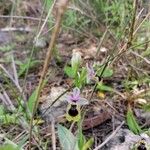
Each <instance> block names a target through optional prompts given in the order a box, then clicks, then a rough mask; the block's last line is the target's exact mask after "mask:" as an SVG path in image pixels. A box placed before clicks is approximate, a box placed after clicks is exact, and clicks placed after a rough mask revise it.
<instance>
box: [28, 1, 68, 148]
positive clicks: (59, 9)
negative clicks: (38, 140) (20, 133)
mask: <svg viewBox="0 0 150 150" xmlns="http://www.w3.org/2000/svg"><path fill="white" fill-rule="evenodd" d="M68 2H69V0H63V1H59V2H58V6H57V18H56V25H55V28H54V30H53V33H52V37H51V40H50V44H49V47H48V50H47V55H46V58H45V61H44V66H43V70H42V73H41V77H40V81H39V84H38V87H37V94H36V97H35V104H34V106H33V112H32V117H31V121H30V130H29V150H31V140H32V126H33V118H34V114H35V112H36V109H37V106H38V104H39V96H40V92H41V90H42V86H43V83H44V79H45V76H46V72H47V68H48V65H49V62H50V60H51V57H52V53H53V47H54V44H55V41H56V38H57V35H58V33H59V29H60V25H61V20H62V17H63V15H64V12H65V10H66V7H67V4H68Z"/></svg>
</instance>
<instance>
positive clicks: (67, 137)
mask: <svg viewBox="0 0 150 150" xmlns="http://www.w3.org/2000/svg"><path fill="white" fill-rule="evenodd" d="M58 137H59V141H60V144H61V146H62V149H63V150H77V149H76V148H75V147H76V137H75V136H74V135H73V134H72V133H71V132H70V130H68V129H67V128H65V127H63V126H62V125H58Z"/></svg>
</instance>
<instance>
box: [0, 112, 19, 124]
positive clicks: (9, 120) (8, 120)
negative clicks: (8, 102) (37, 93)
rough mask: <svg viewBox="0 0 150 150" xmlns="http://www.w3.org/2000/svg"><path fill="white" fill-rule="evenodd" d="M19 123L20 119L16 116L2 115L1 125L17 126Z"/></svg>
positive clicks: (0, 118)
mask: <svg viewBox="0 0 150 150" xmlns="http://www.w3.org/2000/svg"><path fill="white" fill-rule="evenodd" d="M17 123H18V119H17V116H16V114H12V115H10V114H3V115H0V124H7V125H8V124H17Z"/></svg>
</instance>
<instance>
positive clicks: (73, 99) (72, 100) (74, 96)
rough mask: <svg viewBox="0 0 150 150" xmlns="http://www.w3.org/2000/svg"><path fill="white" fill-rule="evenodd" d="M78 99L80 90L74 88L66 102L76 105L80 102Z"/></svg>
mask: <svg viewBox="0 0 150 150" xmlns="http://www.w3.org/2000/svg"><path fill="white" fill-rule="evenodd" d="M80 98H81V97H80V89H79V88H77V87H76V88H74V89H73V92H72V93H71V94H70V95H69V96H68V98H67V101H68V102H69V103H76V102H77V101H79V100H80Z"/></svg>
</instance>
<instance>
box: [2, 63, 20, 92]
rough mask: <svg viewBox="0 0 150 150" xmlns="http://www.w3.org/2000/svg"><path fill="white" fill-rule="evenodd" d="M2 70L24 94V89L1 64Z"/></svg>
mask: <svg viewBox="0 0 150 150" xmlns="http://www.w3.org/2000/svg"><path fill="white" fill-rule="evenodd" d="M0 68H1V69H2V70H3V71H4V72H5V74H6V75H7V76H8V77H9V78H10V79H11V80H12V82H13V83H14V84H15V85H16V87H17V88H18V90H19V92H20V93H22V89H21V87H20V85H19V84H18V83H17V82H16V80H15V79H14V78H13V77H12V76H11V74H10V73H9V72H8V71H7V70H6V69H5V68H4V66H3V65H1V64H0Z"/></svg>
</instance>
